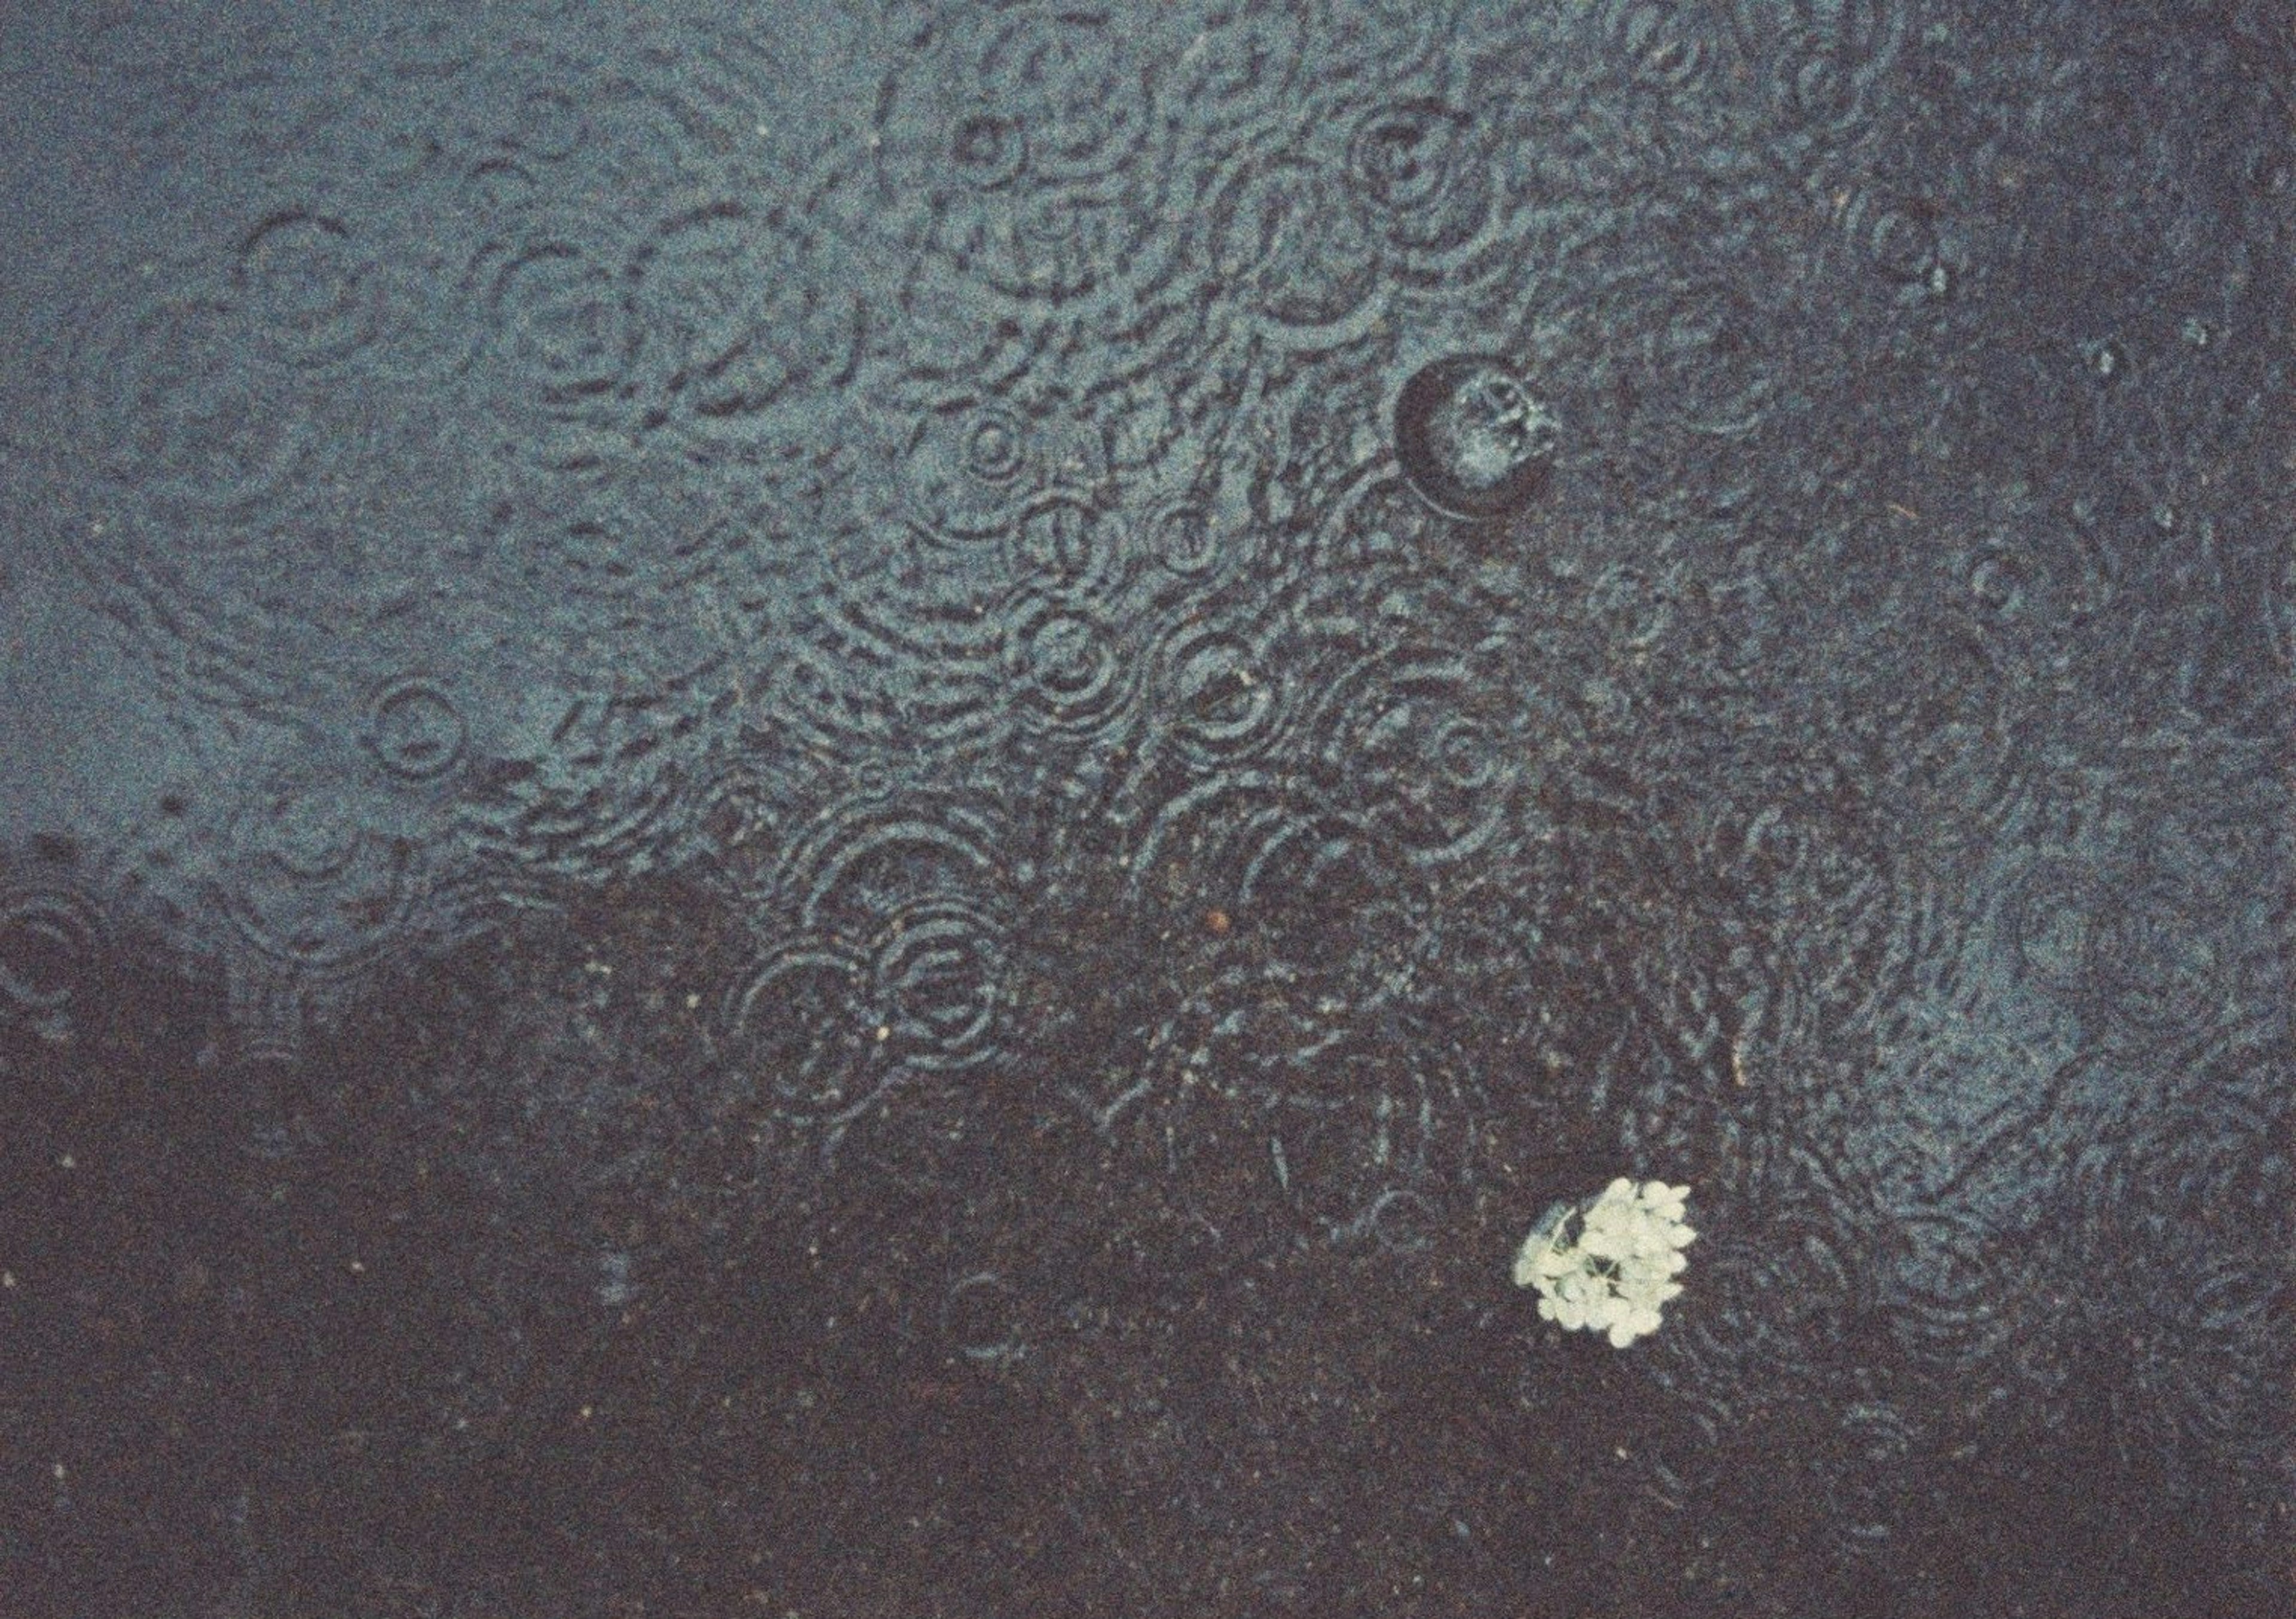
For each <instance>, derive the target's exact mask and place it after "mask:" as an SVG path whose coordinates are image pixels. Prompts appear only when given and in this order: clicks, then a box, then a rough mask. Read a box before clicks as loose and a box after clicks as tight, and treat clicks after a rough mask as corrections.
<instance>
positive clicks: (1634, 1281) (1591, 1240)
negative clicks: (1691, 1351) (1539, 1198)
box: [1514, 1176, 1698, 1349]
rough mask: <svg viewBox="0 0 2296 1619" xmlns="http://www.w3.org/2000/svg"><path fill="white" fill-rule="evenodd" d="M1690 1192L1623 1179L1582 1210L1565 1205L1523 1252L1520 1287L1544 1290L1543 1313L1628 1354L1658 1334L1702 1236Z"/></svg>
mask: <svg viewBox="0 0 2296 1619" xmlns="http://www.w3.org/2000/svg"><path fill="white" fill-rule="evenodd" d="M1689 1197H1690V1189H1689V1188H1688V1187H1686V1186H1668V1185H1666V1184H1664V1183H1663V1182H1657V1181H1645V1182H1642V1183H1641V1184H1640V1185H1636V1183H1635V1182H1632V1181H1629V1180H1628V1179H1626V1178H1625V1177H1624V1176H1620V1178H1619V1179H1618V1180H1615V1181H1613V1182H1611V1183H1610V1185H1608V1186H1606V1187H1604V1188H1603V1190H1602V1191H1601V1192H1599V1193H1598V1194H1596V1195H1595V1197H1593V1198H1587V1199H1585V1200H1583V1201H1582V1202H1581V1203H1580V1204H1579V1205H1577V1206H1571V1205H1568V1204H1558V1205H1557V1206H1555V1207H1554V1208H1552V1209H1549V1210H1548V1211H1547V1213H1546V1217H1545V1218H1544V1219H1542V1220H1540V1221H1539V1222H1538V1224H1537V1225H1535V1226H1533V1227H1532V1228H1531V1231H1530V1235H1529V1237H1527V1238H1525V1239H1523V1244H1522V1247H1521V1250H1520V1251H1519V1252H1518V1253H1517V1254H1516V1255H1515V1261H1514V1280H1515V1285H1516V1286H1517V1287H1523V1288H1538V1295H1539V1298H1538V1313H1539V1315H1540V1316H1541V1317H1542V1318H1543V1319H1545V1320H1546V1321H1554V1322H1555V1323H1557V1324H1558V1325H1560V1326H1562V1327H1563V1328H1565V1329H1574V1330H1575V1329H1582V1328H1583V1329H1587V1330H1589V1331H1595V1332H1606V1333H1608V1334H1609V1336H1610V1339H1611V1345H1612V1346H1613V1347H1615V1348H1619V1349H1624V1348H1625V1347H1626V1346H1627V1345H1629V1344H1631V1343H1633V1342H1634V1341H1635V1340H1636V1338H1638V1337H1646V1336H1647V1335H1649V1334H1651V1333H1653V1332H1656V1331H1657V1330H1658V1329H1659V1327H1660V1326H1661V1316H1660V1313H1659V1311H1660V1306H1661V1305H1663V1304H1666V1303H1667V1302H1668V1301H1669V1300H1670V1299H1673V1298H1675V1297H1677V1296H1679V1295H1680V1294H1681V1292H1682V1284H1681V1283H1680V1282H1677V1281H1676V1280H1674V1278H1675V1277H1677V1276H1678V1275H1680V1274H1681V1273H1682V1271H1683V1270H1684V1268H1685V1266H1686V1265H1687V1264H1688V1263H1689V1261H1688V1260H1687V1259H1685V1257H1684V1255H1683V1252H1682V1250H1683V1249H1684V1248H1685V1247H1689V1245H1690V1243H1691V1242H1692V1240H1693V1239H1695V1238H1696V1237H1697V1235H1698V1233H1697V1232H1696V1231H1693V1230H1692V1229H1691V1228H1690V1226H1689V1224H1688V1222H1686V1221H1685V1218H1684V1216H1685V1214H1686V1213H1687V1212H1688V1199H1689Z"/></svg>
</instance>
